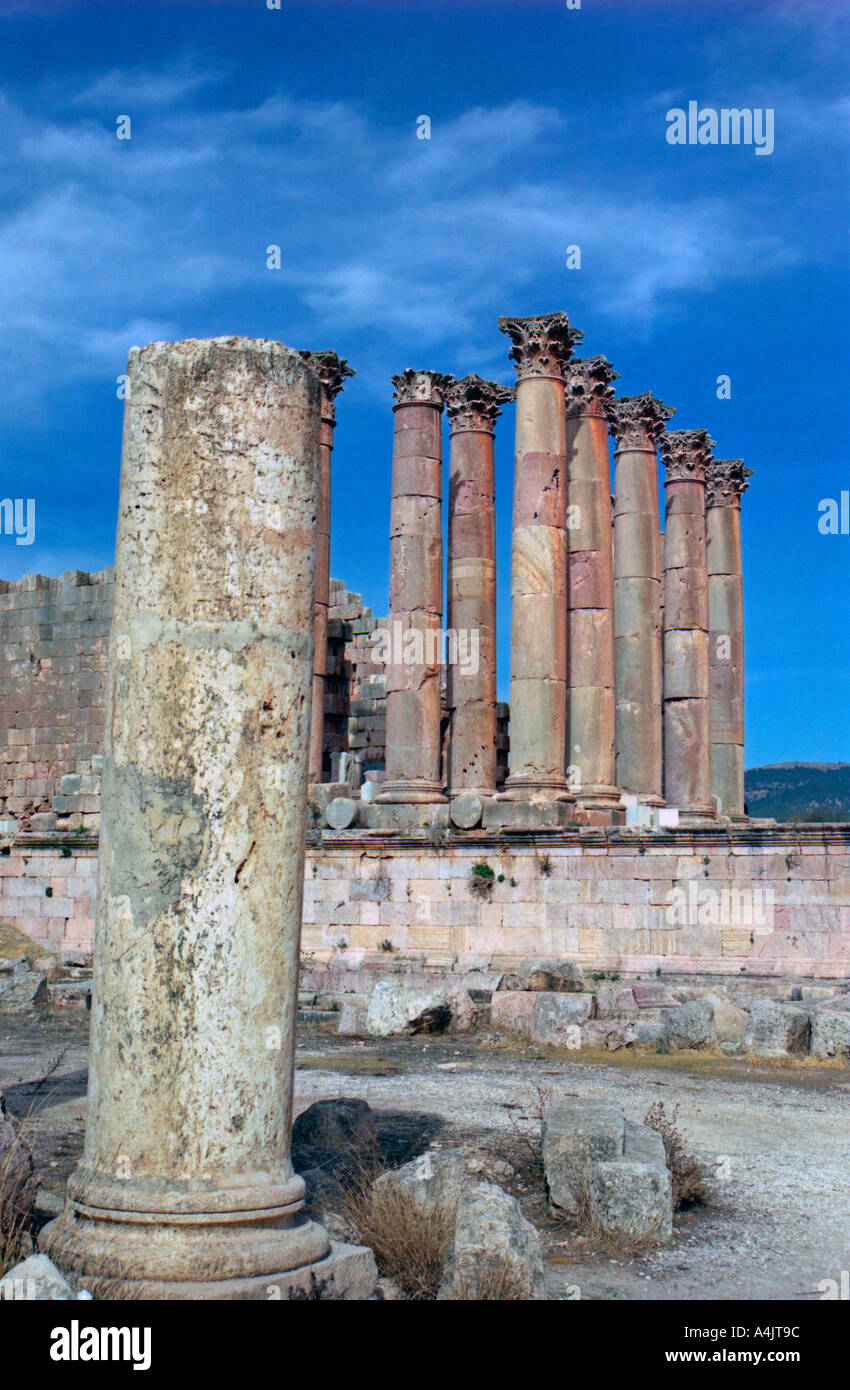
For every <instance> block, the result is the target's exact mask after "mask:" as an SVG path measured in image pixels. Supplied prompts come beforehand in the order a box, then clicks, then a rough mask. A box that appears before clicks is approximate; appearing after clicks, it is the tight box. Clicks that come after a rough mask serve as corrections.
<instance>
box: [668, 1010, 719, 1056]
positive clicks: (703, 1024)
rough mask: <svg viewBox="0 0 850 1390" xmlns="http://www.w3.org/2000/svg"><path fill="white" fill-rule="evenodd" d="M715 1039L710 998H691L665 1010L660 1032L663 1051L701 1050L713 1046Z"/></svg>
mask: <svg viewBox="0 0 850 1390" xmlns="http://www.w3.org/2000/svg"><path fill="white" fill-rule="evenodd" d="M716 1041H717V1031H716V1029H715V1026H714V1006H713V1004H712V1002H711V1000H710V999H691V1000H690V1001H689V1003H687V1004H680V1006H679V1008H678V1009H670V1010H669V1011H668V1012H667V1015H666V1017H665V1019H664V1023H663V1031H662V1034H661V1045H662V1047H663V1048H664V1050H665V1051H668V1052H676V1051H680V1050H683V1051H684V1050H687V1051H702V1050H703V1049H705V1048H707V1047H713V1046H714V1044H715V1042H716Z"/></svg>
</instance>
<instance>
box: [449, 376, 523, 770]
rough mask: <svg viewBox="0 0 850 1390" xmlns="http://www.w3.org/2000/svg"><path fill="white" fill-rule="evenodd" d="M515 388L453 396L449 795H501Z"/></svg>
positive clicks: (483, 388)
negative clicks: (504, 572)
mask: <svg viewBox="0 0 850 1390" xmlns="http://www.w3.org/2000/svg"><path fill="white" fill-rule="evenodd" d="M513 396H514V392H513V390H512V389H511V387H509V386H500V385H499V384H498V383H497V382H493V381H482V379H481V377H480V376H475V375H472V376H466V377H464V378H463V379H462V380H461V381H454V382H452V384H451V385H450V386H449V388H448V390H447V391H446V411H447V414H448V417H449V421H450V426H451V433H450V438H451V446H450V451H449V563H448V633H449V637H448V640H449V643H450V644H452V645H453V646H454V650H453V651H452V650H450V651H449V654H448V659H447V665H446V695H447V703H448V707H449V717H450V719H451V725H450V739H449V779H448V780H449V795H450V796H457V795H459V794H460V793H461V792H469V791H475V792H478V793H479V794H480V795H485V796H492V795H493V793H494V792H495V790H496V510H495V504H496V496H495V487H496V484H495V471H494V461H493V437H494V434H495V429H496V420H497V419H498V417H499V415H500V414H501V411H500V410H499V406H500V405H503V404H504V402H505V401H510V400H513Z"/></svg>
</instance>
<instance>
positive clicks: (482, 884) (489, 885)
mask: <svg viewBox="0 0 850 1390" xmlns="http://www.w3.org/2000/svg"><path fill="white" fill-rule="evenodd" d="M495 882H496V875H495V874H494V872H493V870H492V869H491V868H490V865H489V864H485V863H483V862H482V863H480V864H473V866H472V872H471V873H470V875H469V891H470V893H471V894H472V896H473V897H474V898H489V897H490V894H491V893H492V891H493V884H494V883H495Z"/></svg>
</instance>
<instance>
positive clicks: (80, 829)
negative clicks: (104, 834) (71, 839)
mask: <svg viewBox="0 0 850 1390" xmlns="http://www.w3.org/2000/svg"><path fill="white" fill-rule="evenodd" d="M88 833H89V832H88V831H87V830H86V827H85V826H84V825H78V826H77V828H76V830H75V831H74V834H75V835H88Z"/></svg>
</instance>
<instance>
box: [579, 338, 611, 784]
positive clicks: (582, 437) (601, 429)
mask: <svg viewBox="0 0 850 1390" xmlns="http://www.w3.org/2000/svg"><path fill="white" fill-rule="evenodd" d="M616 377H617V373H616V372H615V371H614V369H613V367H612V366H611V364H610V362H607V361H606V359H605V358H604V357H590V358H587V359H585V360H584V361H581V362H571V363H570V364H569V366H568V368H567V371H566V416H567V435H566V440H567V505H568V508H569V510H568V523H567V550H568V554H569V578H568V613H569V637H568V650H569V672H568V677H567V764H568V766H571V767H573V768H574V769H575V770H576V772H575V774H574V776H573V779H572V782H571V785H572V787H573V790H574V791H575V792H576V799H577V800H578V803H579V805H580V806H584V807H585V808H586V809H588V810H591V811H592V810H601V811H605V810H610V809H611V808H612V807H614V806H616V805H618V804H619V801H620V793H619V790H618V788H617V785H616V781H617V766H616V764H617V751H616V701H615V694H614V569H613V555H612V546H611V464H610V460H609V455H608V417H607V407H608V403H609V401H610V400H611V397H612V396H613V394H614V391H613V388H612V386H611V382H612V381H614V380H615V379H616ZM576 777H577V779H578V780H577V781H576Z"/></svg>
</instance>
